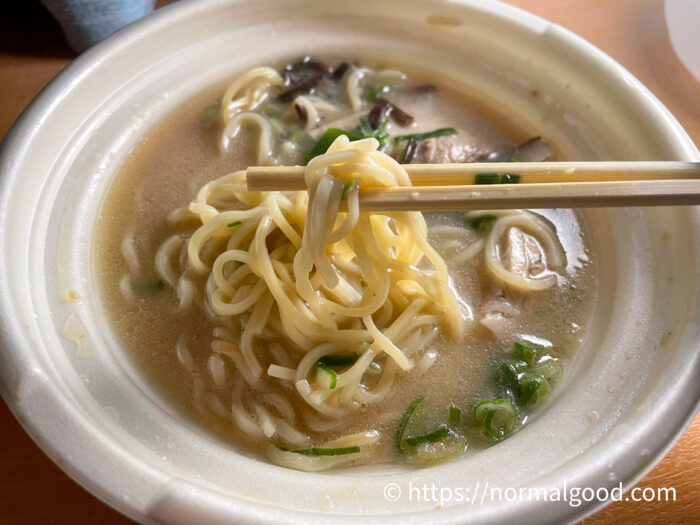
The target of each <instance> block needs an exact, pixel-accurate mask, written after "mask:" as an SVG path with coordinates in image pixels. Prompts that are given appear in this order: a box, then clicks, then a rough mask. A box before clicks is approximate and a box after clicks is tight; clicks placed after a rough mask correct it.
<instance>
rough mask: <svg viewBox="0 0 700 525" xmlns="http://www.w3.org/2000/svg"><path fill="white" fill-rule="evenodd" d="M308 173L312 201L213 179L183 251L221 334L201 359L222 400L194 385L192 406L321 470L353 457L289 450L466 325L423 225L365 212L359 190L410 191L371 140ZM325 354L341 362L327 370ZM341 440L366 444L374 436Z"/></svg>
mask: <svg viewBox="0 0 700 525" xmlns="http://www.w3.org/2000/svg"><path fill="white" fill-rule="evenodd" d="M305 177H306V182H307V186H308V188H309V191H308V192H303V191H302V192H250V191H248V190H247V188H246V180H245V172H244V171H238V172H235V173H232V174H230V175H226V176H224V177H221V178H219V179H217V180H214V181H212V182H210V183H208V184H206V185H205V186H203V187H202V188H201V190H200V191H199V193H198V195H197V197H196V198H195V200H193V201H192V202H191V203H190V205H189V212H190V213H189V215H190V217H189V219H192V217H191V214H194V215H195V216H196V220H197V221H198V223H201V225H200V226H198V227H197V228H196V229H195V230H194V232H193V233H192V234H191V236H190V237H189V239H188V240H187V242H186V245H183V247H182V250H183V255H184V254H185V253H186V258H187V266H188V268H189V269H190V270H188V271H192V272H194V273H196V274H200V275H202V276H205V277H206V285H205V295H206V305H205V308H206V309H207V310H208V311H209V314H210V315H211V316H212V317H214V318H215V319H217V321H218V322H219V324H220V325H221V328H219V329H217V330H216V331H215V340H214V342H213V343H212V353H211V357H210V358H209V360H208V363H207V366H208V369H209V375H210V376H211V377H212V378H213V379H214V381H213V382H214V384H215V385H218V387H219V388H218V389H216V390H218V391H216V392H204V391H202V389H203V386H202V385H203V382H202V381H201V380H200V381H197V380H196V378H195V390H197V388H198V385H199V390H200V391H199V392H195V397H196V398H197V399H195V402H196V403H197V404H199V405H201V409H202V410H209V411H210V412H213V413H215V414H218V415H219V416H221V417H224V416H228V417H229V418H231V419H232V420H233V422H234V424H235V425H236V427H237V429H238V430H239V431H241V432H242V433H244V434H246V435H248V436H249V437H250V438H254V439H259V438H264V439H267V440H269V442H270V443H271V445H272V444H274V445H276V446H270V447H269V454H270V455H271V457H272V459H273V460H274V461H275V462H277V463H281V464H285V465H287V466H292V467H294V468H302V469H306V470H313V469H320V468H328V467H331V466H333V465H335V464H337V463H339V462H342V461H348V460H350V459H354V457H353V456H357V454H352V455H348V456H347V457H345V456H342V457H330V458H319V457H308V456H304V455H301V454H292V453H290V452H287V451H285V450H284V449H285V448H286V447H289V448H294V447H308V446H312V444H313V446H318V445H317V443H316V441H315V440H314V439H313V436H312V435H311V434H312V433H313V432H315V431H318V432H322V431H324V430H327V429H331V428H332V429H334V430H336V431H338V432H336V434H337V433H340V434H342V420H343V416H344V415H347V414H348V413H350V412H351V411H354V410H357V409H360V408H361V407H363V406H366V405H367V404H369V403H373V402H377V401H379V400H381V399H382V398H384V397H385V396H386V395H387V393H388V392H389V391H390V389H391V386H392V383H393V381H394V378H395V376H396V374H397V372H399V371H402V372H409V371H410V370H411V369H412V368H413V366H414V362H415V359H416V357H418V356H419V355H420V353H421V351H422V350H423V349H424V348H425V347H426V345H427V344H428V343H429V342H430V341H432V340H433V339H434V338H436V337H437V336H438V335H440V334H441V333H443V334H445V335H446V336H448V337H453V338H458V337H461V335H462V330H463V326H464V319H463V316H462V313H461V311H460V307H459V303H458V300H457V298H456V296H455V294H454V292H453V291H452V289H451V288H450V286H449V283H448V273H447V267H446V264H445V262H444V261H443V259H442V257H441V256H440V255H439V254H438V253H437V252H436V251H435V250H434V249H433V248H432V247H431V246H430V244H429V243H428V241H427V227H426V224H425V221H424V219H423V216H422V215H421V214H420V213H418V212H390V213H360V212H359V201H358V188H359V187H361V186H372V187H393V186H407V185H410V181H409V178H408V176H407V174H406V172H405V170H404V169H403V168H402V167H401V165H400V164H398V163H397V162H396V161H395V160H394V159H392V158H391V157H389V156H388V155H386V154H384V153H382V152H380V151H378V142H377V141H376V140H375V139H371V138H370V139H364V140H358V141H354V142H350V141H349V140H348V139H347V137H344V136H341V137H339V138H337V139H336V140H335V142H334V143H333V144H332V145H331V146H330V148H329V149H328V152H327V153H326V154H324V155H320V156H318V157H316V158H314V159H313V160H311V161H310V162H309V163H308V165H307V167H306V170H305ZM181 215H183V214H181ZM166 242H167V241H166ZM164 258H167V257H164ZM178 346H179V347H178V357H179V359H180V361H181V362H182V363H183V365H185V367H186V368H188V369H189V370H190V371H191V372H193V373H195V372H196V366H195V365H194V363H193V360H192V357H191V355H190V354H189V351H188V350H187V348H186V345H184V344H182V345H178ZM343 358H346V360H345V361H343ZM329 359H330V360H333V359H335V362H336V363H338V362H345V363H346V366H341V367H340V368H339V369H338V368H336V369H334V370H330V369H329V367H328V366H323V363H324V362H327V361H328V360H329ZM324 360H326V361H324ZM339 360H340V361H339ZM232 371H233V372H232ZM231 379H233V381H229V380H231ZM231 384H233V385H234V386H233V388H232V389H231V391H230V392H225V389H226V388H227V386H226V385H231ZM294 398H296V399H294ZM226 405H228V406H231V407H232V408H231V409H228V408H225V407H226ZM300 406H301V408H299V407H300ZM198 408H199V407H198ZM300 416H301V417H300ZM300 420H301V421H303V423H300ZM341 439H343V441H342V443H341V444H342V445H347V444H350V445H355V444H356V443H358V442H363V443H367V442H369V443H370V444H371V442H374V441H376V440H377V439H378V434H377V432H376V431H374V430H372V429H370V430H369V431H368V432H366V433H363V434H361V435H356V436H347V437H346V438H341ZM336 441H337V440H336ZM336 445H337V444H336Z"/></svg>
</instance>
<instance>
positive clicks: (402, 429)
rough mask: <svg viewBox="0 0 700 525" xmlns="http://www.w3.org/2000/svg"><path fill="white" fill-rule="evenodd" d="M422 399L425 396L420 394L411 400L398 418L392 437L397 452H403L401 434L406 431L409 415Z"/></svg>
mask: <svg viewBox="0 0 700 525" xmlns="http://www.w3.org/2000/svg"><path fill="white" fill-rule="evenodd" d="M424 399H425V396H424V395H420V396H418V397H416V398H415V399H414V400H413V401H411V402H410V403H409V405H408V406H407V407H406V410H405V411H404V413H403V415H402V416H401V419H400V420H399V426H398V427H397V428H396V435H395V437H394V445H395V446H396V450H397V451H398V452H399V454H404V453H405V452H404V449H403V447H402V443H401V442H402V441H403V434H404V432H406V426H407V425H408V422H409V420H410V419H411V416H412V415H413V413H414V412H415V411H416V408H418V405H420V404H421V402H422V401H423V400H424Z"/></svg>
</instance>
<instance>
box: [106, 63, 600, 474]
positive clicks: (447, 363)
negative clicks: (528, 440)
mask: <svg viewBox="0 0 700 525" xmlns="http://www.w3.org/2000/svg"><path fill="white" fill-rule="evenodd" d="M343 64H345V63H340V64H337V62H334V66H332V67H330V66H327V65H326V64H325V63H323V62H318V61H315V60H310V59H308V58H306V59H303V60H301V61H298V62H294V63H292V64H289V65H287V66H282V67H280V68H278V70H277V71H280V73H279V77H280V78H281V83H278V84H275V82H277V80H275V78H277V77H274V75H272V73H269V72H267V73H265V72H263V73H264V74H267V75H270V76H269V77H264V76H260V75H261V74H263V73H258V74H257V75H258V76H256V75H253V76H251V77H250V79H251V80H249V81H248V83H246V82H242V83H241V86H240V89H239V90H238V91H236V89H234V90H233V93H231V91H232V90H231V89H228V91H227V89H226V88H227V87H226V86H217V87H215V88H212V89H210V90H208V91H206V92H204V93H201V94H200V95H198V96H197V97H195V98H193V99H192V100H190V101H188V102H187V103H185V104H184V105H182V106H181V107H180V108H179V109H178V110H177V111H176V112H174V113H173V114H172V115H170V116H169V117H168V118H167V119H165V120H164V121H162V122H161V123H159V124H158V125H156V126H155V127H154V128H153V129H151V130H150V131H149V132H148V133H147V134H146V135H145V136H144V138H143V140H142V141H141V143H140V144H138V145H137V147H136V148H135V149H134V150H133V152H132V153H131V155H130V156H129V158H128V159H127V161H126V162H125V164H124V165H123V166H122V168H121V169H120V171H119V173H118V175H117V177H116V179H115V180H114V182H113V184H112V186H111V187H110V189H109V192H108V194H107V196H106V198H105V201H104V204H103V206H102V210H101V214H100V217H99V221H98V225H97V235H96V242H95V246H94V250H95V264H96V268H97V271H98V275H99V278H100V286H101V289H102V296H103V301H104V304H105V306H106V310H107V312H108V313H109V316H110V317H111V321H112V323H113V325H114V328H115V331H116V333H117V334H118V335H119V337H120V339H121V341H122V343H123V346H124V347H125V348H126V350H127V351H128V353H129V356H130V358H131V359H132V360H133V361H134V362H135V363H136V364H137V366H138V368H139V369H140V370H141V371H142V373H143V374H144V376H145V377H146V378H147V379H148V381H150V382H151V383H152V384H153V385H155V387H156V388H157V389H158V390H159V391H161V392H162V393H163V394H164V398H165V399H167V400H168V401H167V402H168V403H169V404H170V405H171V406H172V407H173V408H175V409H176V410H178V411H180V412H182V413H183V414H184V415H186V417H191V418H193V419H194V420H196V421H198V422H199V423H200V424H202V425H205V426H206V427H207V428H209V429H211V430H212V431H214V432H216V433H218V434H219V435H220V436H222V437H223V438H224V439H226V440H229V441H230V442H231V443H232V444H235V445H237V446H240V447H242V448H243V449H247V450H252V451H255V452H258V453H260V454H263V455H266V456H267V457H269V458H270V459H271V460H272V461H274V462H276V463H279V464H282V465H285V466H289V467H292V468H301V469H306V470H316V469H322V468H330V467H333V466H336V465H344V464H357V463H370V462H382V461H404V462H409V463H431V462H435V461H442V460H445V459H447V458H450V457H453V456H455V455H458V454H461V453H463V452H464V451H465V450H466V451H469V452H472V451H476V450H479V449H480V448H484V447H486V446H489V445H491V444H494V443H497V442H499V441H501V440H502V439H504V438H506V437H508V436H509V435H511V434H512V433H514V432H516V431H517V429H518V428H520V427H521V426H522V425H524V424H527V422H528V420H530V419H531V418H532V417H533V416H534V415H536V413H537V411H538V410H541V409H542V407H543V406H545V405H546V404H547V403H548V402H549V401H550V400H551V398H552V396H554V395H555V394H556V392H557V390H558V388H559V387H560V385H561V384H562V383H563V377H564V373H565V370H566V367H567V363H568V361H569V360H570V359H571V356H572V355H573V354H574V352H575V351H576V349H577V348H578V347H579V346H580V344H581V341H582V339H583V337H584V334H585V331H586V328H587V324H588V319H589V316H590V311H591V308H592V307H591V303H592V300H591V298H592V297H593V296H594V294H595V281H594V260H593V258H592V257H591V254H590V253H589V250H588V248H587V237H586V232H585V228H584V225H583V223H582V221H581V220H580V217H579V215H578V214H577V213H576V212H575V211H573V210H534V211H532V210H531V211H527V210H515V211H500V212H499V211H488V210H485V211H482V212H469V213H461V212H452V213H442V214H438V213H430V214H427V213H426V214H423V216H424V219H425V222H426V224H427V239H428V241H429V243H430V245H431V246H432V247H433V248H434V249H435V250H436V252H437V254H439V256H440V257H441V259H442V260H444V262H445V264H446V267H447V270H448V274H449V283H448V284H449V287H450V289H451V293H452V294H454V297H455V298H456V303H455V304H457V305H458V311H459V322H460V323H461V326H460V329H459V333H455V332H454V331H452V332H451V331H450V330H447V329H446V322H444V320H443V319H442V318H441V314H440V313H439V312H440V310H439V308H438V307H436V308H437V310H435V311H436V312H438V313H437V314H435V313H434V314H433V317H434V318H435V319H437V320H425V319H423V318H425V317H426V316H428V317H430V315H428V314H427V313H424V312H421V313H420V315H419V313H418V312H416V313H415V315H414V319H409V322H408V324H407V328H406V331H408V330H409V328H410V330H412V331H411V332H410V334H408V335H406V337H405V339H401V338H400V337H398V336H397V337H395V338H394V339H395V340H396V341H399V340H400V341H402V343H401V344H398V343H397V346H398V347H399V349H403V350H405V351H406V353H407V354H408V352H409V350H408V348H409V347H410V348H411V350H410V365H408V366H407V367H406V368H407V369H405V370H404V369H403V368H401V366H398V365H397V364H396V363H395V362H394V361H395V360H394V359H393V358H392V357H391V356H389V355H387V354H386V353H383V354H382V353H380V352H379V351H377V350H375V354H374V358H373V359H371V362H369V361H368V364H367V366H366V368H364V369H363V371H362V373H361V374H360V376H359V378H358V380H357V382H356V383H355V384H353V385H351V387H352V388H351V387H350V386H345V385H342V386H338V387H337V388H336V382H337V381H339V378H342V377H343V374H344V373H345V372H348V371H350V369H352V368H353V366H354V365H355V364H356V363H357V362H358V360H360V359H362V357H361V356H364V355H365V354H364V353H363V352H365V351H366V350H367V349H368V348H369V347H371V346H372V345H373V344H374V343H373V342H372V341H369V342H368V343H367V345H365V346H362V347H358V349H357V352H356V353H354V351H353V349H348V351H347V352H346V351H345V349H343V351H341V352H337V351H334V352H331V353H330V354H326V355H324V357H322V358H320V359H318V361H317V362H314V363H313V365H312V366H311V368H309V371H308V372H307V373H306V375H305V376H304V379H303V383H304V384H305V385H306V386H305V388H309V389H310V390H309V391H310V392H312V395H311V401H310V400H309V399H305V398H304V397H303V396H302V395H300V391H299V388H301V387H300V386H299V384H297V383H298V379H299V378H298V377H297V378H294V379H291V378H289V377H284V376H285V374H290V373H291V372H287V371H288V370H294V369H295V367H297V365H298V364H299V362H300V360H301V359H302V358H303V356H304V355H305V354H306V353H308V352H309V351H311V348H310V347H309V348H302V347H300V345H299V344H298V342H297V343H295V342H292V341H290V340H288V339H286V338H285V337H284V336H282V335H280V334H282V333H283V332H284V330H283V329H282V328H280V327H279V326H278V325H279V324H280V322H282V323H283V321H284V320H283V319H282V320H281V321H280V320H279V318H280V317H281V314H280V313H279V312H278V311H277V305H276V303H275V304H272V306H271V307H270V308H271V311H272V312H273V313H272V314H270V315H271V316H272V317H271V318H270V319H272V318H273V317H275V315H277V319H278V321H276V322H275V321H273V320H270V321H268V325H269V333H270V334H272V335H267V332H265V333H262V332H261V333H254V334H252V335H250V336H246V335H245V330H246V324H247V323H249V322H250V319H251V312H252V311H253V309H254V304H253V305H252V306H251V309H249V310H247V311H246V312H243V313H241V314H229V315H223V314H221V313H220V312H218V311H217V309H216V308H215V307H214V308H212V300H211V297H212V290H213V289H214V288H216V286H217V285H216V284H212V283H213V282H214V281H215V280H216V279H215V277H212V274H211V273H210V269H211V267H212V265H213V264H214V261H215V259H216V257H217V256H218V255H220V254H221V253H223V251H225V247H224V248H222V247H221V246H219V247H218V248H217V247H216V246H214V245H215V244H216V243H215V242H214V241H211V242H210V244H208V245H206V246H205V247H204V248H203V249H202V253H204V255H202V260H203V261H204V266H206V267H207V270H206V271H202V272H198V271H195V270H196V269H193V268H194V267H193V265H192V263H191V259H190V257H191V254H189V255H188V249H187V247H188V244H191V240H192V239H193V235H194V234H195V232H196V231H198V229H200V228H205V227H206V224H204V225H203V223H204V222H205V221H204V220H202V219H201V217H198V216H197V215H196V214H194V213H192V211H190V210H191V207H190V209H188V205H189V203H190V202H191V201H193V200H194V199H195V197H196V196H197V194H198V191H200V188H202V187H203V186H204V185H205V184H207V183H210V182H212V181H215V180H216V179H218V178H219V177H222V176H224V175H226V174H228V173H231V172H235V171H236V170H241V169H245V168H246V167H248V166H251V165H260V164H263V165H265V164H283V165H293V164H305V163H306V162H307V161H308V160H309V159H310V158H311V157H312V155H314V154H323V153H324V152H325V150H326V149H327V148H328V147H329V146H330V144H331V142H333V139H335V138H336V137H337V136H338V135H345V136H348V138H349V139H350V140H351V141H352V140H362V139H365V138H367V137H373V138H375V139H377V140H378V141H379V151H380V152H381V151H383V152H384V153H386V154H387V155H391V156H392V157H394V158H395V159H396V160H398V161H399V162H402V163H411V162H413V163H416V162H422V163H434V162H472V161H489V160H501V161H506V160H546V159H549V158H553V156H554V154H553V153H552V150H551V148H550V146H549V145H548V144H547V143H546V137H543V139H539V138H537V139H533V140H528V139H529V137H528V136H527V134H526V133H525V132H524V131H522V130H518V129H513V128H512V126H511V125H510V124H509V121H508V118H507V114H506V113H505V112H500V111H501V109H502V108H484V107H481V106H480V105H479V104H478V103H476V102H475V101H474V100H471V99H470V98H468V97H467V96H465V95H463V94H461V93H459V92H457V91H456V90H453V89H450V88H449V87H448V86H445V85H437V84H435V80H434V78H431V77H428V76H427V75H425V74H422V73H421V72H419V71H411V72H410V73H408V74H405V73H404V72H399V71H398V70H395V69H390V68H386V67H383V66H382V65H374V66H373V67H371V68H370V67H365V66H364V65H360V64H359V63H358V62H354V63H352V64H350V63H349V62H348V63H347V65H343ZM241 78H243V79H244V80H245V77H243V76H241V77H238V79H241ZM234 82H235V80H234ZM234 87H235V86H234ZM222 97H223V102H222ZM237 97H238V98H237ZM246 97H248V98H246ZM256 97H257V98H256ZM222 106H223V107H222ZM260 121H262V123H261V122H260ZM334 130H335V131H334ZM341 132H342V133H341ZM324 140H325V142H324ZM351 146H352V142H350V146H347V147H351ZM373 158H375V157H373ZM376 158H379V157H376ZM354 169H360V168H357V167H355V168H354ZM358 180H359V179H358ZM344 182H345V185H346V188H345V190H344V191H343V198H345V195H346V193H348V192H350V193H352V192H353V191H354V190H355V188H354V185H355V184H356V181H355V179H354V178H352V179H348V180H347V181H344ZM476 182H477V183H493V182H496V183H498V182H500V183H507V182H511V183H514V182H517V180H513V179H510V176H509V175H507V174H493V173H487V174H484V176H483V177H482V180H477V181H476ZM224 186H225V185H224V184H223V183H222V184H221V185H220V186H213V187H216V188H219V187H221V188H224ZM224 189H225V188H224ZM222 191H223V190H222ZM288 197H289V200H291V199H294V198H295V197H294V196H288ZM256 198H257V197H256ZM286 198H287V197H285V199H286ZM231 200H232V201H234V204H233V205H231V207H230V209H231V210H234V211H236V210H242V209H245V208H246V206H245V205H243V204H241V203H240V202H238V201H237V199H235V198H233V197H232V198H231ZM285 202H286V201H285ZM214 208H216V209H217V213H221V212H222V210H223V209H224V204H217V205H216V206H214ZM226 209H228V208H226ZM283 212H284V213H291V212H286V211H284V210H283ZM341 215H345V214H344V213H343V212H339V217H340V216H341ZM302 220H303V219H302ZM334 220H335V219H334ZM391 220H392V219H391V217H390V218H389V222H391ZM245 224H248V223H247V222H246V223H245ZM245 224H244V223H242V222H241V221H231V222H230V223H229V224H227V225H226V226H228V227H229V228H230V230H231V231H232V232H234V231H235V230H236V228H241V227H243V226H245ZM300 224H302V226H300V227H297V228H296V233H297V234H298V235H299V236H300V237H301V236H302V235H304V231H303V230H304V228H303V222H301V223H300ZM392 224H393V223H392ZM331 226H332V225H331ZM391 228H393V230H392V231H395V232H396V234H397V236H399V237H400V236H401V231H400V229H398V230H397V227H396V226H391ZM226 235H227V236H226V237H225V238H224V241H225V242H229V243H230V242H232V241H230V238H231V237H232V236H233V237H235V235H236V234H235V233H230V234H229V233H227V234H226ZM224 241H222V242H224ZM217 242H218V241H217ZM275 242H277V241H276V240H275V238H271V240H270V239H268V244H269V249H270V250H271V251H272V250H274V248H275ZM280 242H282V241H280ZM217 250H218V251H217ZM395 251H396V250H394V251H391V250H390V252H389V253H390V254H393V253H394V252H395ZM489 254H490V255H489ZM489 257H490V259H489ZM355 261H356V259H355V258H353V257H352V256H350V257H349V258H348V260H347V261H346V264H347V265H352V264H354V262H355ZM494 261H495V262H494ZM239 264H240V266H238V268H240V267H241V266H244V264H243V263H239ZM290 264H291V263H290ZM334 264H335V266H334V267H335V268H336V269H337V268H341V267H340V266H339V262H338V261H336V262H335V263H334ZM494 265H495V266H494ZM251 267H253V268H255V266H254V265H253V264H252V263H251ZM289 267H290V268H291V265H290V266H289ZM415 267H416V268H417V270H416V271H417V272H418V273H420V272H423V273H424V274H425V275H433V274H434V272H435V268H434V265H432V264H430V263H428V262H427V261H426V259H425V258H422V259H420V261H419V262H418V263H417V264H416V265H415ZM339 271H342V268H341V269H340V270H339ZM348 271H351V270H348ZM412 271H413V270H412ZM222 272H223V273H222V275H224V276H226V278H231V275H232V274H233V273H234V272H235V269H234V268H233V267H230V268H228V269H224V270H222ZM504 272H505V273H504ZM252 273H253V274H255V273H256V271H255V269H253V271H252ZM242 282H246V281H245V280H244V281H242ZM310 282H314V280H313V279H310ZM350 282H351V283H352V281H350ZM252 283H253V281H251V284H250V286H248V288H245V286H247V285H241V286H240V287H239V288H238V289H235V290H233V291H232V292H231V293H229V295H228V296H227V299H226V300H227V301H230V302H235V299H236V297H237V296H236V293H238V292H240V294H239V295H245V294H246V293H250V290H249V289H250V288H252V287H253V284H252ZM358 283H360V284H358V285H357V286H359V287H360V288H361V285H362V283H364V281H363V280H362V279H361V278H358ZM401 286H403V285H401ZM401 292H402V293H405V294H406V295H407V296H408V297H409V298H410V297H412V296H411V294H412V293H414V291H412V290H411V289H410V286H408V285H406V286H405V290H404V289H403V288H402V290H401ZM263 293H266V292H263ZM318 294H319V295H323V293H322V292H318ZM326 295H327V294H326ZM262 297H266V295H263V296H262ZM426 301H428V302H429V303H430V300H429V299H426ZM396 304H400V303H396V302H395V303H394V306H393V308H394V310H395V309H396V308H397V306H396ZM421 304H423V303H421ZM428 307H430V304H428V306H426V308H428ZM400 314H401V311H392V312H389V311H388V309H387V307H386V305H384V306H382V308H381V309H378V310H377V311H376V312H375V313H374V314H373V315H372V317H373V319H374V322H376V324H377V326H378V327H379V328H380V330H381V331H384V332H386V330H387V327H389V326H390V325H391V323H393V322H395V321H396V319H397V318H398V317H399V316H400ZM409 314H410V312H409ZM407 315H408V314H407ZM421 316H422V317H421ZM421 319H423V320H421ZM414 322H415V323H416V324H417V326H418V325H419V326H418V328H414V327H411V324H413V323H414ZM422 322H424V323H426V324H425V325H420V323H422ZM275 323H277V324H275ZM348 323H349V321H348ZM431 323H432V324H431ZM348 326H349V327H350V326H351V324H348ZM352 326H355V325H352ZM266 329H267V328H266ZM409 336H410V337H409ZM245 337H250V342H249V344H251V345H252V347H251V348H253V351H254V353H255V356H256V359H257V361H259V363H260V365H261V367H262V374H261V375H260V376H259V377H255V376H254V374H251V373H250V369H249V367H248V365H247V364H246V360H245V356H243V354H242V353H241V346H242V345H243V341H242V340H243V339H244V338H245ZM401 337H403V335H402V336H401ZM315 347H316V346H314V348H315ZM368 359H369V358H368ZM248 364H249V363H248ZM270 365H274V366H277V367H278V368H277V369H275V368H274V367H271V366H270ZM358 366H359V365H358ZM251 375H252V377H251ZM295 381H296V383H295ZM302 386H303V385H302ZM313 395H316V397H315V398H314V397H313ZM314 399H315V400H316V401H317V402H318V403H317V405H318V404H320V406H316V405H315V404H314ZM323 407H326V410H325V411H324V410H322V408H323ZM341 408H342V411H341ZM339 414H341V415H339Z"/></svg>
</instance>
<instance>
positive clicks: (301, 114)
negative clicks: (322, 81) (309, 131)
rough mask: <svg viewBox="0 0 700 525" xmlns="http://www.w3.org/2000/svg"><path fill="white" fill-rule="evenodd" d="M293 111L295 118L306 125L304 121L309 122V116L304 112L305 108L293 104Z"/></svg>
mask: <svg viewBox="0 0 700 525" xmlns="http://www.w3.org/2000/svg"><path fill="white" fill-rule="evenodd" d="M294 111H296V112H297V116H298V117H299V120H301V121H302V122H304V123H306V121H307V120H309V114H308V112H307V111H306V108H305V107H304V106H302V105H301V104H294Z"/></svg>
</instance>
